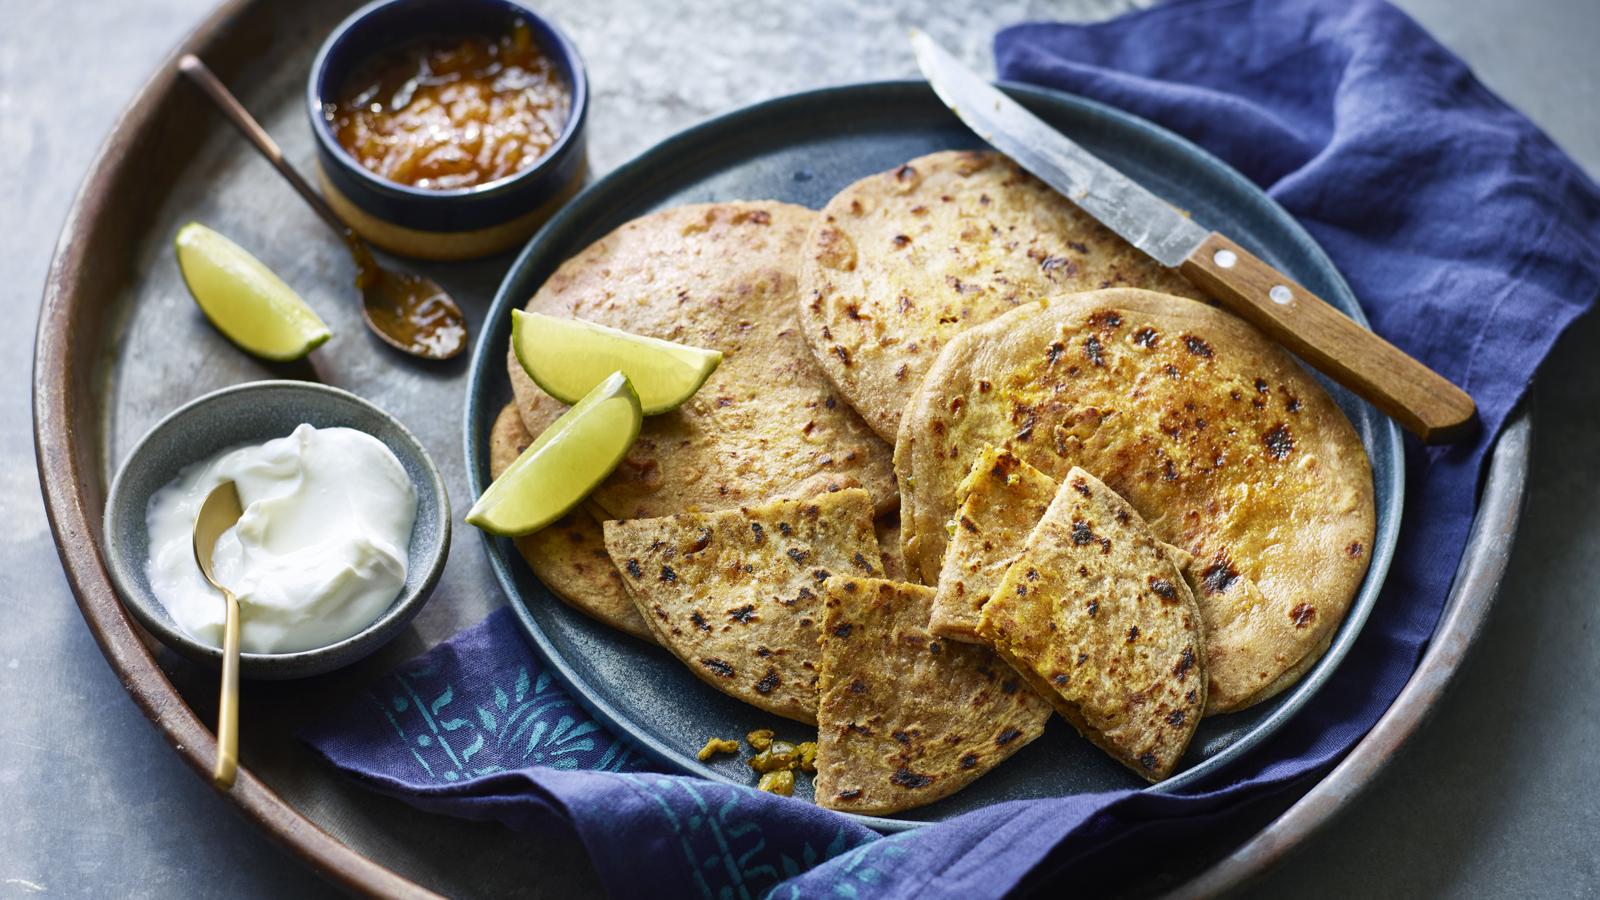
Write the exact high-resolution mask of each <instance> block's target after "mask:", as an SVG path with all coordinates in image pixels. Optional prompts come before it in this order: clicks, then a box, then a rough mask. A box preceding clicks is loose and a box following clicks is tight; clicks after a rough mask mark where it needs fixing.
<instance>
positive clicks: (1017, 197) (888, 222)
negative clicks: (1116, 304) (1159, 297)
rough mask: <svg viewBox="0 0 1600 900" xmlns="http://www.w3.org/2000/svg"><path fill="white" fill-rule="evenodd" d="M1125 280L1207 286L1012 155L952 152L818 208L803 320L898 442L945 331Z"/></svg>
mask: <svg viewBox="0 0 1600 900" xmlns="http://www.w3.org/2000/svg"><path fill="white" fill-rule="evenodd" d="M1120 286H1129V287H1143V288H1153V289H1156V290H1162V291H1167V292H1169V293H1174V294H1181V295H1186V296H1193V297H1199V296H1201V294H1200V293H1199V292H1198V291H1196V290H1195V288H1193V287H1192V286H1191V285H1190V284H1189V283H1188V282H1187V281H1185V280H1183V279H1182V278H1181V277H1179V276H1177V275H1175V274H1173V273H1172V272H1171V271H1170V270H1168V269H1166V268H1164V267H1162V266H1160V265H1157V264H1156V263H1154V262H1153V261H1151V260H1150V259H1149V258H1148V257H1146V256H1145V255H1144V254H1142V253H1140V252H1139V251H1137V250H1135V249H1134V248H1133V247H1131V246H1130V245H1128V244H1127V243H1126V242H1125V241H1123V240H1122V239H1121V238H1119V237H1117V236H1116V235H1115V234H1113V233H1112V232H1111V231H1110V230H1109V229H1107V228H1105V227H1104V226H1102V225H1101V224H1100V223H1099V222H1096V221H1095V220H1094V219H1092V218H1090V217H1089V216H1088V215H1086V214H1084V213H1083V211H1082V210H1080V209H1078V207H1076V206H1074V205H1073V204H1072V203H1071V202H1070V201H1068V200H1067V199H1066V198H1065V197H1063V196H1062V195H1061V194H1059V193H1057V192H1056V191H1055V190H1053V189H1052V188H1050V187H1049V186H1048V185H1046V184H1044V183H1043V182H1041V181H1039V180H1038V179H1037V178H1034V177H1033V176H1032V175H1029V174H1028V173H1026V172H1024V171H1022V170H1021V169H1019V168H1018V167H1017V166H1016V164H1014V163H1013V162H1011V160H1009V159H1007V158H1006V157H1004V156H1001V155H1000V154H998V153H993V152H988V151H984V152H974V151H946V152H942V153H934V154H930V155H928V156H923V157H920V158H918V159H913V160H911V161H910V162H908V163H906V164H905V165H903V166H899V167H897V168H895V169H892V170H890V171H888V172H884V173H881V174H878V175H871V176H868V177H867V178H863V179H861V180H860V181H858V182H856V183H855V184H852V185H850V186H849V187H847V188H845V189H844V190H842V191H840V192H839V193H838V194H837V195H835V196H834V198H833V199H832V200H830V201H829V202H828V205H827V206H825V207H824V208H823V209H822V212H821V214H820V218H819V220H818V222H817V224H816V226H815V227H814V228H813V229H812V231H811V235H810V237H809V238H808V241H807V245H806V248H805V252H804V254H803V257H802V264H801V267H800V322H801V324H802V325H803V326H804V328H805V334H806V339H807V341H809V342H810V344H811V349H812V351H813V352H814V353H815V354H816V357H817V360H818V361H819V362H820V363H821V365H822V368H823V370H824V371H826V372H827V374H828V377H829V378H831V379H832V380H833V383H834V384H836V385H838V387H839V390H840V392H841V393H843V394H844V396H845V397H846V398H847V399H848V400H849V401H850V403H851V404H852V405H853V406H855V408H856V409H857V410H859V411H860V412H861V414H862V415H863V416H864V417H865V418H866V420H867V422H868V423H870V424H871V425H872V427H873V428H874V429H876V430H877V432H878V434H880V435H882V436H883V438H884V440H887V441H893V440H894V439H895V433H896V430H897V428H898V426H899V422H900V414H901V410H902V409H903V408H904V407H905V405H906V403H907V402H909V401H910V400H911V396H912V394H913V392H915V391H916V390H917V387H918V385H920V384H921V383H922V377H923V375H924V374H925V373H926V372H927V371H928V367H929V366H931V365H932V364H933V361H934V359H935V357H937V356H938V355H939V350H940V349H941V348H942V347H943V346H944V344H945V343H946V342H947V341H949V340H950V339H951V338H953V337H955V336H956V335H957V334H959V333H961V332H962V331H964V330H966V329H968V328H971V327H973V326H974V325H979V324H982V323H984V322H987V321H989V320H990V319H992V318H994V317H995V316H998V315H1000V314H1001V313H1004V312H1008V311H1010V310H1012V309H1015V308H1016V307H1018V306H1021V305H1024V304H1027V303H1029V302H1032V301H1034V300H1038V299H1040V298H1041V297H1049V296H1058V295H1060V294H1064V293H1072V292H1075V291H1085V290H1093V289H1096V288H1104V287H1120Z"/></svg>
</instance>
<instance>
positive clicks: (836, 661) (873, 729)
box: [816, 576, 1050, 814]
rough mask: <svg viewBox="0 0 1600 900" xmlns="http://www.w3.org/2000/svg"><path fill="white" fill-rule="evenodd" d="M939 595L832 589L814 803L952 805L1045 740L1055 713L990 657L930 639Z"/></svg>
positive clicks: (871, 582)
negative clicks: (946, 801)
mask: <svg viewBox="0 0 1600 900" xmlns="http://www.w3.org/2000/svg"><path fill="white" fill-rule="evenodd" d="M932 604H933V590H932V589H931V588H927V587H923V586H922V585H916V584H905V583H902V582H893V581H885V580H882V579H877V578H852V577H844V576H836V577H834V578H830V579H828V583H827V585H826V612H825V613H824V618H823V637H822V682H821V688H822V700H821V706H820V709H819V711H818V714H817V719H818V727H817V777H816V797H817V803H818V804H819V805H821V806H825V807H828V808H830V809H838V810H845V811H849V812H858V813H872V814H885V813H894V812H900V811H901V810H905V809H910V808H912V807H915V806H922V805H924V804H927V803H932V802H933V801H935V800H938V799H940V798H942V797H948V796H949V795H951V794H953V793H955V792H956V791H958V790H960V789H961V788H963V787H966V786H967V785H968V784H970V783H971V782H972V781H973V780H974V779H976V778H978V777H979V776H981V775H983V774H984V773H985V772H988V771H989V770H990V769H993V768H994V767H995V766H997V765H999V764H1000V762H1001V761H1003V760H1004V759H1005V758H1006V757H1008V756H1010V755H1011V754H1013V753H1015V752H1016V751H1017V750H1019V749H1021V748H1022V747H1024V746H1026V745H1027V744H1028V743H1029V742H1031V741H1032V740H1033V739H1034V738H1036V737H1038V736H1039V735H1040V734H1041V733H1042V732H1043V731H1044V726H1045V722H1046V721H1047V720H1048V719H1049V718H1050V705H1049V704H1048V703H1046V702H1045V701H1044V700H1043V699H1041V698H1040V697H1039V695H1038V694H1036V693H1034V691H1033V690H1031V689H1030V688H1029V687H1028V686H1027V684H1025V683H1024V682H1023V679H1022V678H1021V677H1020V676H1019V675H1018V674H1017V673H1016V672H1014V671H1012V669H1011V667H1010V666H1007V665H1006V664H1005V662H1004V661H1003V660H1001V659H1000V657H998V656H996V655H995V654H994V653H993V652H991V651H990V650H988V649H987V648H984V647H979V646H976V645H973V644H957V643H951V642H947V641H944V640H942V639H940V638H937V637H935V636H933V635H932V634H930V633H929V631H928V616H929V613H930V611H931V609H932Z"/></svg>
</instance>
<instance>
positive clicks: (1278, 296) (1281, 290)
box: [1267, 284, 1294, 304]
mask: <svg viewBox="0 0 1600 900" xmlns="http://www.w3.org/2000/svg"><path fill="white" fill-rule="evenodd" d="M1267 296H1268V297H1271V298H1272V302H1273V303H1278V304H1287V303H1288V302H1289V301H1290V300H1293V299H1294V292H1292V291H1290V290H1289V288H1288V286H1287V285H1282V284H1275V285H1273V286H1272V290H1270V291H1267Z"/></svg>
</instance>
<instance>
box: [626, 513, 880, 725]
mask: <svg viewBox="0 0 1600 900" xmlns="http://www.w3.org/2000/svg"><path fill="white" fill-rule="evenodd" d="M605 542H606V550H607V551H609V552H610V554H611V559H612V561H613V562H614V563H615V564H616V566H617V568H618V569H619V570H621V572H622V578H623V584H624V585H625V586H626V588H627V591H628V594H629V596H630V597H631V598H632V599H633V602H634V604H635V605H636V606H637V607H638V609H639V612H640V614H641V615H643V616H644V619H645V621H646V622H647V623H649V626H650V628H651V630H652V631H654V632H655V635H656V639H657V640H658V641H659V642H660V643H661V644H662V645H663V646H665V647H666V648H667V649H668V650H671V651H672V652H673V654H674V655H676V656H677V657H678V658H679V659H680V660H682V661H683V663H684V665H686V666H688V667H689V670H690V671H691V672H693V673H695V675H697V676H699V678H700V679H701V680H703V681H705V682H706V683H707V684H710V685H711V686H712V687H715V688H716V689H717V690H720V691H722V692H723V693H726V694H728V695H730V696H733V697H736V698H738V699H740V700H743V701H745V702H746V703H749V704H751V705H753V706H757V707H759V708H761V709H764V710H767V711H768V712H772V713H776V714H777V715H780V716H785V717H787V718H790V719H795V720H796V721H800V722H805V723H807V724H815V723H816V721H817V669H818V662H819V655H820V651H819V650H818V648H817V635H818V633H819V630H820V622H821V620H822V600H821V595H822V584H823V582H825V581H827V580H828V578H830V577H832V576H833V575H835V574H858V575H873V576H877V575H882V574H883V568H882V566H883V562H882V557H881V556H880V555H879V552H878V541H877V538H876V537H874V535H873V524H872V500H871V498H870V497H869V496H868V495H867V493H866V491H863V490H861V489H859V488H851V489H846V490H841V491H835V492H833V493H826V494H823V495H821V496H819V497H816V498H814V499H811V500H779V501H775V502H772V503H767V504H764V505H761V506H752V507H748V508H744V509H732V510H723V511H720V512H712V513H679V514H677V515H673V516H665V517H661V518H654V519H634V520H631V521H625V522H618V521H611V522H607V523H605Z"/></svg>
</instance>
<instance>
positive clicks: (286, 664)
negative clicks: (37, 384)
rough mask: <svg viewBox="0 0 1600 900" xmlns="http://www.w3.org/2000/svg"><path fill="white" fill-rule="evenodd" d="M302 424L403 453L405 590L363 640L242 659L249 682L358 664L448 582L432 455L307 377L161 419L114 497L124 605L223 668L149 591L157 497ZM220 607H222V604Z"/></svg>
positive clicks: (243, 389) (391, 423)
mask: <svg viewBox="0 0 1600 900" xmlns="http://www.w3.org/2000/svg"><path fill="white" fill-rule="evenodd" d="M303 422H309V423H310V424H312V425H314V426H316V427H318V428H331V427H335V426H343V427H347V428H355V429H358V430H360V431H365V432H366V433H367V434H370V435H372V436H373V437H375V438H377V439H378V440H380V441H382V442H383V443H384V445H385V446H387V447H388V448H389V450H390V451H391V452H393V453H394V455H395V456H396V458H398V459H399V460H400V464H401V465H402V466H404V467H405V470H406V474H407V475H409V476H411V483H412V484H413V485H415V486H416V489H417V521H416V524H415V525H414V526H412V531H411V547H410V553H409V555H408V559H407V572H406V583H405V587H404V588H402V589H401V591H400V596H398V597H396V598H395V601H394V603H392V604H390V606H389V608H388V609H387V610H386V611H384V613H383V615H381V616H379V617H378V618H377V620H376V621H374V622H373V623H372V624H371V625H368V626H367V627H366V628H365V629H363V630H362V631H361V632H359V633H358V634H355V635H353V636H351V637H349V638H346V639H344V640H342V641H339V642H338V643H335V644H329V645H328V646H326V647H319V648H317V649H315V650H305V651H301V652H299V653H241V654H240V655H239V674H240V675H241V676H242V677H244V678H256V679H285V678H304V677H307V676H310V675H318V674H321V673H323V672H328V671H331V670H333V669H337V668H339V667H340V666H345V665H349V664H350V663H353V662H355V661H356V660H358V659H361V658H362V657H364V656H367V655H368V654H370V653H372V652H373V651H375V650H377V649H378V648H379V647H382V646H383V645H384V644H386V643H388V642H389V641H390V640H391V639H393V638H394V637H395V636H397V635H398V634H399V633H400V632H401V630H403V629H404V628H405V627H406V624H407V623H408V622H410V621H411V617H412V616H415V615H416V614H417V611H418V610H420V609H422V605H423V604H424V603H426V602H427V600H428V595H429V594H431V593H432V592H433V588H434V586H435V585H436V584H438V583H439V575H440V573H441V572H443V571H444V564H445V558H446V556H448V553H449V549H450V499H449V497H448V496H447V495H446V494H445V489H444V480H443V479H441V478H440V477H439V472H438V470H437V469H435V468H434V465H433V461H432V460H430V459H429V458H428V452H427V451H426V450H424V449H423V448H422V445H421V444H420V443H418V442H417V439H416V438H415V437H413V436H412V434H411V432H410V431H408V430H406V427H405V426H404V425H401V424H400V422H399V420H397V419H395V418H394V417H393V416H391V415H389V414H388V413H386V412H384V411H383V410H381V409H379V408H377V407H376V406H373V405H372V404H371V403H368V402H367V401H365V400H363V399H361V398H360V397H357V396H356V395H354V394H352V393H350V392H348V391H342V390H339V389H338V388H333V387H327V386H325V385H320V384H313V383H310V382H304V381H254V382H250V383H247V384H241V385H236V386H234V387H230V388H223V389H222V390H220V391H215V392H213V393H210V394H206V395H205V396H204V397H201V398H199V399H197V400H194V401H191V402H190V403H188V404H187V405H185V406H183V407H181V408H179V409H178V410H176V411H175V412H173V413H172V414H170V415H168V416H167V417H166V418H164V419H162V420H161V421H160V422H158V423H157V424H156V426H155V427H154V428H152V429H150V432H149V433H148V434H146V435H145V436H144V437H143V438H141V439H140V440H139V443H138V444H137V445H135V446H134V448H133V452H132V453H131V454H129V456H128V459H127V461H126V462H124V463H123V464H122V469H121V470H120V471H118V472H117V477H116V478H115V479H114V480H113V481H112V482H111V494H110V496H109V497H108V498H107V500H106V514H105V553H106V561H107V562H108V563H109V564H110V569H111V578H112V580H113V581H115V582H116V585H117V591H118V593H120V594H121V595H122V602H123V605H125V606H126V607H127V608H128V611H129V612H130V613H132V614H133V617H134V618H135V619H138V620H139V624H141V625H143V626H144V627H145V628H146V629H148V630H149V631H150V633H151V634H154V635H155V636H156V637H157V638H160V639H161V641H162V642H163V643H165V644H166V645H167V646H169V647H171V648H172V649H174V650H176V651H177V652H179V653H181V654H182V655H184V656H186V657H188V658H189V659H191V660H193V661H195V662H197V663H201V664H205V665H213V666H220V665H221V661H222V651H221V650H219V649H217V648H215V647H209V646H207V645H205V644H202V643H200V642H199V641H197V640H195V639H194V638H192V637H190V636H189V635H188V633H187V632H185V631H184V630H183V629H182V628H180V627H179V626H178V624H177V623H176V622H174V621H173V619H172V617H171V616H170V615H169V614H168V613H167V610H166V608H165V607H163V606H162V605H161V601H160V600H158V599H157V598H156V596H155V594H154V593H153V592H152V591H151V589H150V580H149V578H148V577H147V575H146V572H145V562H146V560H147V559H148V558H149V534H148V531H147V528H146V523H145V514H146V510H147V509H148V507H149V503H150V496H151V495H152V494H154V493H155V492H156V491H157V490H160V489H161V488H162V487H164V486H165V485H167V484H169V483H170V482H171V481H172V480H173V479H174V478H176V477H177V476H178V472H179V471H180V470H181V469H183V467H185V466H187V465H189V464H191V463H194V462H198V461H200V460H204V459H208V458H210V457H211V456H214V455H215V454H217V453H219V452H220V451H223V450H227V449H229V448H232V447H237V446H239V445H241V444H259V443H262V442H265V441H268V440H271V439H272V438H279V437H283V436H284V435H287V434H288V433H289V432H291V431H293V430H294V429H295V426H297V425H300V424H301V423H303ZM217 602H218V603H221V602H222V601H221V599H220V598H219V599H218V601H217Z"/></svg>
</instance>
